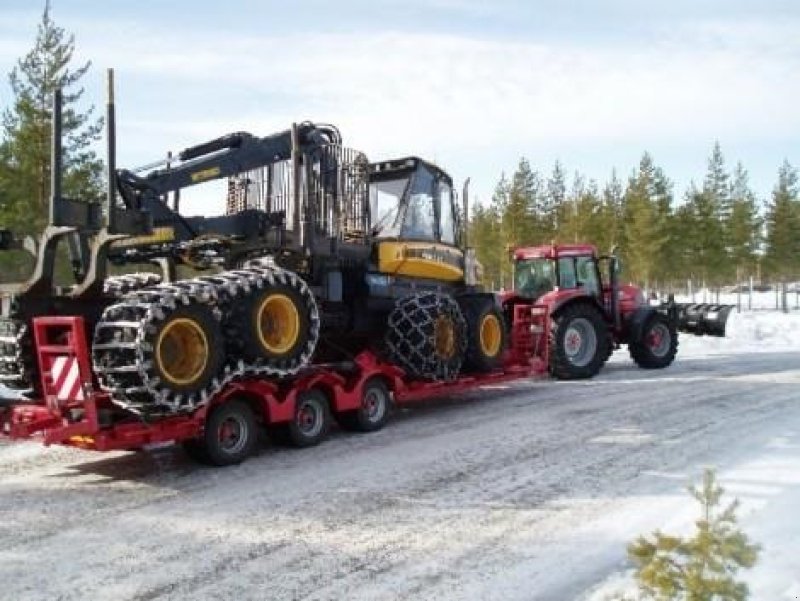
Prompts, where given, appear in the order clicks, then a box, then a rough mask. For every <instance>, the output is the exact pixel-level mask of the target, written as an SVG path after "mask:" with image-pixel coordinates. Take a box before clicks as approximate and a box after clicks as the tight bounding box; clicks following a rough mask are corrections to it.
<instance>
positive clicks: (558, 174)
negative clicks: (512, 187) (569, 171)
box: [542, 161, 567, 242]
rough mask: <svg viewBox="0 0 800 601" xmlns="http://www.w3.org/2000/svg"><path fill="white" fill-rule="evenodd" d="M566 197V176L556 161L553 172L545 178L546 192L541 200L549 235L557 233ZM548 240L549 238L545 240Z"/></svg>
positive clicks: (555, 235)
mask: <svg viewBox="0 0 800 601" xmlns="http://www.w3.org/2000/svg"><path fill="white" fill-rule="evenodd" d="M566 197H567V185H566V176H565V175H564V169H563V168H562V167H561V163H560V162H558V161H556V164H555V165H554V166H553V172H552V174H551V175H550V178H549V179H548V180H547V192H546V194H545V196H544V199H543V202H542V215H543V217H544V218H545V219H546V221H547V224H548V225H549V229H550V232H549V233H550V236H551V237H552V238H555V237H557V236H558V235H559V232H560V229H561V226H562V224H561V223H560V222H559V216H560V215H561V213H562V211H563V206H564V202H565V201H566ZM547 242H549V240H548V241H547Z"/></svg>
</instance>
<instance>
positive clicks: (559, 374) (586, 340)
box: [550, 302, 609, 380]
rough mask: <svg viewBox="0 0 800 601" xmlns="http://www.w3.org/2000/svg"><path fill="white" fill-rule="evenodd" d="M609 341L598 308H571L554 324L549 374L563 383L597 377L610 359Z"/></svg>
mask: <svg viewBox="0 0 800 601" xmlns="http://www.w3.org/2000/svg"><path fill="white" fill-rule="evenodd" d="M608 339H609V331H608V325H607V324H606V322H605V320H604V319H603V316H602V314H601V313H600V310H599V309H598V308H597V307H595V306H594V305H591V304H589V303H583V302H579V303H574V304H571V305H568V306H567V307H565V308H564V309H563V310H562V311H560V312H558V313H557V314H556V315H555V317H554V318H553V320H552V323H551V328H550V373H551V374H552V375H553V376H555V377H556V378H558V379H560V380H578V379H584V378H591V377H593V376H595V375H596V374H597V372H599V371H600V368H601V367H603V364H604V363H605V361H606V359H607V358H608V347H609V340H608Z"/></svg>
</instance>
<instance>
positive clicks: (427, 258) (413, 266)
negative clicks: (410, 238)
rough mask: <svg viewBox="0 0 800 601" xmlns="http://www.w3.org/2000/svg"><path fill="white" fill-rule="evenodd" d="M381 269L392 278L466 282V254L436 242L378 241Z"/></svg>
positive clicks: (379, 265)
mask: <svg viewBox="0 0 800 601" xmlns="http://www.w3.org/2000/svg"><path fill="white" fill-rule="evenodd" d="M378 270H379V271H380V272H381V273H388V274H391V275H400V276H409V277H416V278H428V279H431V280H442V281H445V282H455V281H458V280H463V279H464V253H463V252H462V251H461V249H459V248H454V247H452V246H448V245H446V244H437V243H435V242H392V241H386V242H379V243H378Z"/></svg>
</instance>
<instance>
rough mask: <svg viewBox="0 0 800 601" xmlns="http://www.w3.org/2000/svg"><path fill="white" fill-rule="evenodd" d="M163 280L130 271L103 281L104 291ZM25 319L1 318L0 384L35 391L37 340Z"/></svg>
mask: <svg viewBox="0 0 800 601" xmlns="http://www.w3.org/2000/svg"><path fill="white" fill-rule="evenodd" d="M160 282H161V276H160V275H158V274H157V273H129V274H126V275H120V276H111V277H109V278H106V279H105V280H104V281H103V293H104V294H106V295H108V296H112V297H121V296H124V295H125V294H127V293H129V292H131V291H133V290H137V289H139V288H145V287H147V286H153V285H154V284H158V283H160ZM31 336H32V333H31V332H30V330H29V328H28V325H27V324H26V323H25V321H24V320H21V319H12V318H2V319H0V384H3V385H5V386H7V387H8V388H11V389H14V390H32V389H33V388H34V383H35V382H34V379H35V378H34V372H35V368H36V357H35V356H34V352H33V340H32V338H31Z"/></svg>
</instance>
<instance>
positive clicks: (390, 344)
mask: <svg viewBox="0 0 800 601" xmlns="http://www.w3.org/2000/svg"><path fill="white" fill-rule="evenodd" d="M385 341H386V347H387V349H388V351H389V357H390V358H391V360H392V361H394V362H395V363H397V364H398V365H399V366H400V367H402V368H403V369H404V370H406V371H407V372H408V373H409V374H410V375H411V376H414V377H417V378H422V379H425V380H434V381H438V380H452V379H454V378H455V377H456V376H458V373H459V371H460V370H461V364H462V363H463V361H464V355H465V351H466V347H467V324H466V321H465V320H464V316H463V315H462V313H461V309H460V308H459V306H458V303H457V302H456V301H455V299H453V298H452V297H450V296H448V295H446V294H437V293H435V292H427V293H423V294H414V295H411V296H406V297H405V298H401V299H400V300H399V301H397V304H396V305H395V307H394V309H393V310H392V312H391V313H390V314H389V321H388V329H387V331H386V339H385Z"/></svg>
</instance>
